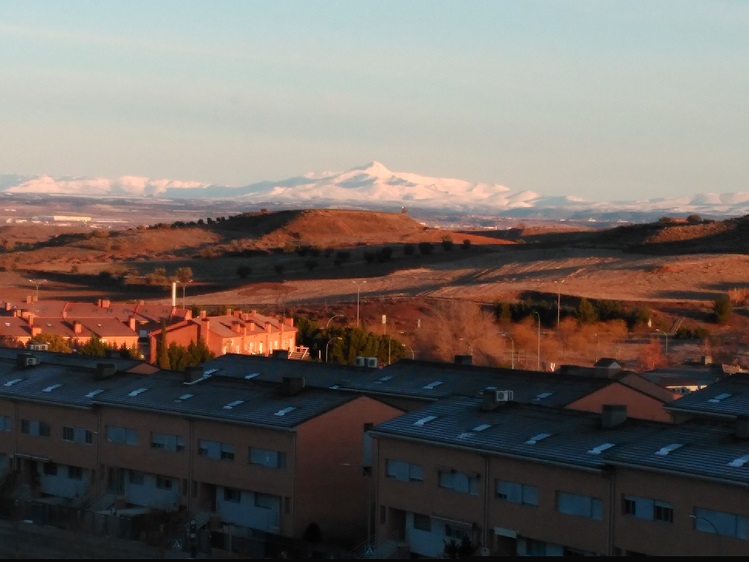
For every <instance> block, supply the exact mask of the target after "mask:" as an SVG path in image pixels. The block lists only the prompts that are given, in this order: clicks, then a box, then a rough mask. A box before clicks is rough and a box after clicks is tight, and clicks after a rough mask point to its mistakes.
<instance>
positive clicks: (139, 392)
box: [127, 387, 148, 396]
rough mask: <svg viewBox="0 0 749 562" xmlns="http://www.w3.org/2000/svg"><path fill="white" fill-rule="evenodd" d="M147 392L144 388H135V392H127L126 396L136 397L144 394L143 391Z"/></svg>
mask: <svg viewBox="0 0 749 562" xmlns="http://www.w3.org/2000/svg"><path fill="white" fill-rule="evenodd" d="M147 390H148V389H147V388H146V387H143V388H136V389H135V390H133V391H132V392H128V394H127V395H128V396H138V394H143V393H144V392H145V391H147Z"/></svg>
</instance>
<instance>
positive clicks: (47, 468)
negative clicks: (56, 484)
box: [44, 462, 57, 476]
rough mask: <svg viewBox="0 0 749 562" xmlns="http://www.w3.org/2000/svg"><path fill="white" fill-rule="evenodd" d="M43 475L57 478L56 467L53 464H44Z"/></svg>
mask: <svg viewBox="0 0 749 562" xmlns="http://www.w3.org/2000/svg"><path fill="white" fill-rule="evenodd" d="M44 474H46V475H47V476H57V465H56V464H55V463H53V462H47V463H44Z"/></svg>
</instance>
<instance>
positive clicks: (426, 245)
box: [419, 242, 434, 256]
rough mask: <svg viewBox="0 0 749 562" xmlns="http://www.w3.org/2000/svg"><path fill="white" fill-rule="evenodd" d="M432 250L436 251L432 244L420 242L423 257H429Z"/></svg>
mask: <svg viewBox="0 0 749 562" xmlns="http://www.w3.org/2000/svg"><path fill="white" fill-rule="evenodd" d="M432 250H434V246H432V243H431V242H419V252H421V254H422V255H424V256H428V255H429V254H431V253H432Z"/></svg>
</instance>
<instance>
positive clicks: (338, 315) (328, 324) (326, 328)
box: [325, 314, 343, 332]
mask: <svg viewBox="0 0 749 562" xmlns="http://www.w3.org/2000/svg"><path fill="white" fill-rule="evenodd" d="M342 316H343V314H336V315H334V316H331V317H330V319H329V320H328V323H327V324H325V331H326V332H327V331H328V328H330V323H331V322H332V321H333V318H341V317H342Z"/></svg>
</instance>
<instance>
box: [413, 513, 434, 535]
mask: <svg viewBox="0 0 749 562" xmlns="http://www.w3.org/2000/svg"><path fill="white" fill-rule="evenodd" d="M414 529H417V530H419V531H427V532H431V531H432V519H431V518H430V517H429V516H428V515H422V514H421V513H414Z"/></svg>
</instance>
